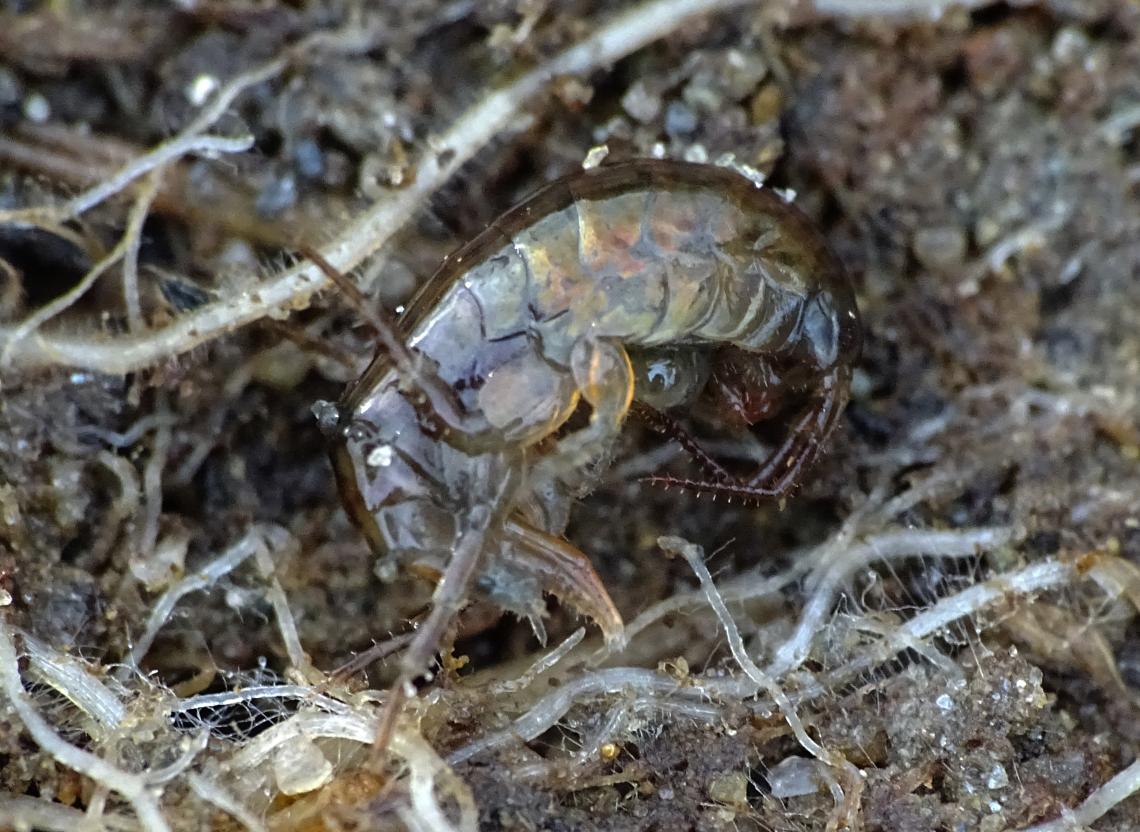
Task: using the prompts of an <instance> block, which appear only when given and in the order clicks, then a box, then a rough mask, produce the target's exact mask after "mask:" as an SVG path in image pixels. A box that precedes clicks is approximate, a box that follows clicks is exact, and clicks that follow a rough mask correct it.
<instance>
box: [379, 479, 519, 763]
mask: <svg viewBox="0 0 1140 832" xmlns="http://www.w3.org/2000/svg"><path fill="white" fill-rule="evenodd" d="M488 484H489V483H488ZM516 485H517V483H516V482H515V481H514V478H513V477H506V478H504V479H502V480H501V481H500V482H499V487H498V488H497V489H496V490H495V492H494V493H493V494H489V495H485V497H486V499H485V500H484V501H482V502H478V501H477V500H476V499H473V500H472V503H473V504H472V505H470V506H469V507H468V508H467V511H465V512H464V516H463V519H462V520H461V522H460V529H459V536H458V538H457V541H456V544H455V548H454V549H453V550H452V554H451V559H450V561H449V562H448V564H447V568H446V569H444V571H443V576H442V577H441V578H440V581H439V583H438V584H437V585H436V589H435V594H434V595H433V596H432V608H431V612H430V613H428V616H427V618H426V619H424V622H423V623H422V624H421V625H420V627H419V629H418V630H417V631H416V634H415V637H414V638H413V639H412V642H411V644H410V645H408V649H407V650H406V651H405V652H404V655H403V656H402V657H401V658H400V675H399V676H398V677H397V679H396V682H395V683H394V684H393V685H392V688H391V691H390V692H389V695H388V699H387V700H386V701H385V703H384V710H383V712H382V713H381V715H380V725H379V727H378V728H377V731H376V747H377V748H379V749H385V748H387V747H388V743H389V741H390V740H391V739H392V731H393V729H394V728H395V725H396V718H397V717H398V716H399V714H400V712H401V711H402V710H403V707H404V703H405V702H406V701H407V699H408V697H409V695H410V692H411V690H412V683H413V681H414V680H415V678H416V677H417V676H419V675H420V674H421V673H423V672H424V669H425V668H427V667H428V665H429V664H430V662H431V660H432V657H433V656H434V655H435V652H436V650H437V648H438V647H439V644H440V642H441V641H442V640H443V637H444V635H446V633H447V628H448V627H449V626H450V625H451V622H452V621H453V620H454V618H455V616H456V615H457V614H458V612H459V610H460V609H462V607H463V603H464V601H465V600H466V599H467V593H468V590H469V589H470V587H471V583H472V580H473V578H474V577H475V572H476V571H477V570H478V568H479V565H480V561H481V560H482V555H483V552H484V550H485V549H486V542H487V533H488V530H489V529H490V527H491V525H492V523H493V522H494V521H495V520H497V519H500V518H502V516H503V514H504V513H505V512H506V511H507V509H508V508H509V505H510V499H509V498H510V496H511V492H513V491H514V489H515V487H516Z"/></svg>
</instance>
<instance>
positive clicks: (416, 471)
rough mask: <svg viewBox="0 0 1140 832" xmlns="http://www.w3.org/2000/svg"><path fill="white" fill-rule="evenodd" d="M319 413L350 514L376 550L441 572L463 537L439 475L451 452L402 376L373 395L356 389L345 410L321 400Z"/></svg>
mask: <svg viewBox="0 0 1140 832" xmlns="http://www.w3.org/2000/svg"><path fill="white" fill-rule="evenodd" d="M313 411H314V413H315V414H316V416H317V419H318V422H319V423H320V425H321V429H322V431H323V432H324V433H325V434H326V436H328V437H329V438H330V440H331V444H332V446H331V457H332V464H333V471H334V472H335V474H336V480H337V486H338V488H339V489H340V495H341V500H342V501H343V503H344V507H345V510H346V511H347V512H348V515H349V517H350V518H351V519H352V521H353V522H354V523H355V524H356V525H357V526H358V527H359V528H360V530H361V531H362V532H363V533H364V535H365V537H366V538H367V539H368V542H369V545H370V546H371V547H372V549H373V551H374V552H376V553H377V554H378V555H392V556H394V557H395V559H396V560H397V561H399V562H401V563H409V562H420V563H427V564H431V565H432V566H433V567H434V568H439V567H441V566H442V565H443V564H444V563H445V562H446V557H447V554H448V553H449V552H450V551H451V547H452V546H453V545H454V542H455V537H456V534H457V526H456V515H455V512H454V511H453V510H451V509H450V508H449V506H448V489H447V487H446V483H444V482H443V480H442V478H441V477H439V476H438V472H439V471H440V470H441V465H443V460H441V458H440V455H441V453H445V452H446V448H445V446H444V445H443V443H442V442H439V441H438V439H437V438H435V437H433V436H431V435H430V434H429V433H428V432H427V430H425V428H424V427H423V426H421V424H420V422H419V419H418V418H417V415H416V412H415V409H414V408H413V407H412V405H411V404H410V403H409V402H408V401H407V399H406V398H405V396H404V395H403V393H402V392H401V391H400V389H399V386H398V384H397V378H396V375H395V373H392V374H391V375H389V376H387V377H385V378H383V379H381V380H380V382H379V383H377V384H375V385H373V386H371V387H370V390H369V391H362V390H361V389H359V388H357V389H356V390H353V391H352V392H351V394H350V395H349V396H346V398H345V399H344V401H343V402H342V403H341V404H339V405H332V404H330V403H328V402H319V403H318V404H317V405H316V406H315V407H314V408H313Z"/></svg>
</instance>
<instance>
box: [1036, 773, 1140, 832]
mask: <svg viewBox="0 0 1140 832" xmlns="http://www.w3.org/2000/svg"><path fill="white" fill-rule="evenodd" d="M1138 791H1140V760H1135V761H1133V762H1132V764H1131V765H1129V766H1128V767H1126V768H1124V769H1121V770H1120V771H1119V772H1117V774H1116V775H1115V776H1114V777H1112V779H1110V780H1109V781H1108V782H1107V783H1105V784H1104V785H1103V786H1101V787H1100V788H1099V789H1097V790H1096V791H1094V792H1093V793H1092V794H1090V795H1089V796H1088V797H1087V798H1085V802H1084V803H1082V804H1081V805H1080V806H1078V807H1077V808H1075V809H1069V810H1065V811H1062V813H1061V817H1059V818H1057V819H1056V820H1051V821H1046V822H1045V823H1039V824H1037V825H1035V826H1029V827H1026V828H1025V829H1024V830H1023V832H1080V830H1084V829H1088V828H1089V826H1090V825H1091V824H1092V823H1093V822H1095V821H1097V820H1099V819H1100V818H1102V817H1104V815H1105V814H1107V813H1108V811H1109V810H1110V809H1112V808H1113V807H1115V806H1117V805H1119V804H1120V803H1122V802H1123V801H1125V800H1127V799H1128V798H1129V797H1131V796H1132V795H1134V794H1136V792H1138Z"/></svg>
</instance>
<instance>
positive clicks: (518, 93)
mask: <svg viewBox="0 0 1140 832" xmlns="http://www.w3.org/2000/svg"><path fill="white" fill-rule="evenodd" d="M750 2H755V0H652V2H648V3H644V4H642V5H640V6H635V7H634V8H632V9H630V10H629V11H627V12H625V13H623V14H620V15H617V16H616V17H614V18H613V19H611V20H609V21H606V22H605V23H603V24H602V25H601V26H600V27H599V28H598V29H596V30H595V31H594V32H593V33H592V34H590V35H589V36H587V37H586V38H584V39H583V40H582V41H581V42H579V43H578V44H576V45H574V46H572V47H570V48H568V49H566V50H565V51H564V52H562V53H560V54H558V55H556V56H555V57H553V58H552V59H550V60H549V61H547V62H546V63H543V64H540V65H539V66H537V67H535V68H534V69H531V70H529V71H527V72H525V73H523V74H521V75H519V76H518V77H517V78H516V79H515V80H514V81H512V82H511V83H510V84H508V85H506V86H505V87H502V88H500V89H497V90H492V91H490V92H488V93H487V94H486V95H485V96H483V97H482V98H481V99H480V100H479V101H478V103H476V104H475V105H474V106H472V107H471V108H470V109H469V110H467V112H466V113H464V114H463V115H462V116H460V117H459V118H458V119H457V120H456V121H455V122H454V123H453V124H452V126H451V127H450V128H449V129H448V130H447V131H446V132H445V133H444V134H443V135H442V136H440V137H438V139H437V140H435V141H433V142H432V145H433V147H435V148H438V151H430V152H427V153H425V154H424V156H423V157H422V158H421V159H420V160H419V161H418V163H417V167H416V177H415V179H414V180H413V181H412V183H411V184H410V185H408V187H406V188H404V189H402V190H399V191H397V192H395V193H393V194H392V195H391V196H390V197H388V198H386V199H385V200H383V201H382V202H378V203H377V204H375V205H373V206H372V207H371V208H369V209H368V210H366V211H365V212H364V213H363V214H362V215H361V216H360V217H359V218H357V219H356V221H355V222H353V223H351V224H350V225H349V226H348V227H347V228H346V229H345V230H344V232H343V233H342V234H341V235H340V236H338V237H337V239H335V240H334V241H333V242H331V243H330V244H328V245H327V246H324V247H323V248H322V249H321V254H322V255H323V256H324V257H325V259H327V260H328V261H329V263H331V264H332V265H333V266H334V267H335V268H336V269H337V270H338V271H340V272H342V273H346V274H347V273H349V272H351V271H352V270H353V269H355V268H356V267H357V266H358V265H360V263H361V262H363V261H364V259H365V258H367V257H368V256H369V255H371V254H373V253H374V252H375V251H377V250H378V249H379V248H380V247H381V246H383V245H385V244H386V243H387V242H388V240H389V239H390V238H391V237H392V235H393V234H395V233H396V232H397V231H398V230H399V229H400V228H401V227H402V226H403V225H404V224H405V223H406V222H407V220H408V219H409V218H410V217H412V216H413V215H414V214H415V213H416V212H417V211H419V210H420V209H421V208H422V206H423V205H424V204H425V203H426V202H427V200H428V199H430V197H431V196H432V194H434V193H435V192H436V191H437V190H438V189H439V188H440V187H441V186H442V185H443V184H444V183H445V182H446V181H447V180H448V179H450V178H451V176H452V175H453V174H454V173H455V172H456V171H457V170H458V169H459V168H460V167H461V166H462V165H463V164H464V163H466V162H467V161H468V160H470V159H471V157H473V156H474V155H475V154H476V153H477V152H478V151H479V150H481V149H482V148H483V147H485V146H486V145H487V144H488V143H489V142H490V141H491V140H492V139H494V138H495V137H496V136H499V135H500V134H502V133H503V132H504V131H506V130H508V129H509V128H510V127H511V125H513V124H515V123H517V121H518V119H519V113H520V112H521V111H522V109H523V107H525V106H526V105H527V104H528V103H529V102H531V101H532V100H533V99H534V97H535V96H536V95H538V94H539V93H540V92H542V91H543V90H544V89H545V88H546V87H547V86H548V85H549V84H550V82H551V80H552V79H554V78H557V77H559V76H562V75H582V74H585V73H587V72H590V71H592V70H594V69H596V68H598V67H602V66H607V65H609V64H612V63H613V62H615V61H617V60H620V59H621V58H623V57H625V56H626V55H629V54H631V53H633V52H636V51H637V50H638V49H641V48H642V47H644V46H645V45H647V44H649V43H651V42H653V41H655V40H658V39H660V38H662V37H665V36H666V35H669V34H671V33H672V32H675V31H677V30H678V29H680V28H682V27H683V26H685V25H686V24H687V23H688V22H690V21H692V20H695V19H698V18H701V17H704V16H706V15H709V14H711V13H713V12H717V11H723V10H726V9H730V8H734V7H736V6H743V5H748V4H749V3H750ZM279 67H280V62H273V63H272V64H270V65H269V66H268V68H267V69H266V71H267V72H268V71H269V69H273V71H279ZM270 74H272V73H270ZM267 77H268V75H267ZM176 155H177V154H176ZM171 158H173V157H171ZM160 161H166V159H162V160H160ZM153 167H154V165H153V164H152V165H151V166H150V167H149V168H147V170H149V169H151V168H153ZM145 172H146V170H142V171H137V172H136V173H135V177H137V176H140V175H142V174H143V173H145ZM118 187H119V188H121V187H122V185H119V186H118ZM103 198H105V196H104V197H103ZM328 287H329V279H328V277H326V276H325V275H324V273H323V272H321V270H320V269H319V268H317V267H316V266H315V265H313V264H312V263H309V262H307V261H305V262H302V263H298V264H297V265H295V266H293V267H291V268H288V269H286V270H285V271H283V272H281V273H280V274H278V275H276V276H274V277H272V278H270V279H269V280H267V281H264V282H262V283H261V284H260V285H259V287H258V289H257V291H256V292H251V291H246V290H245V289H242V290H241V291H235V292H234V293H233V294H230V295H227V296H226V297H223V298H221V299H219V300H217V301H215V302H212V303H209V304H206V305H205V306H202V307H200V308H198V309H196V310H194V311H192V312H189V313H187V314H185V315H181V316H179V317H178V318H176V319H175V320H173V321H171V322H170V323H169V324H167V325H165V326H162V327H159V328H155V329H151V330H146V331H143V332H137V333H130V334H128V335H126V336H122V337H116V338H109V339H108V338H103V337H100V336H98V335H94V334H91V333H84V334H77V333H74V332H53V333H50V334H41V335H40V336H39V337H37V338H27V339H22V340H19V341H15V342H13V343H12V345H11V349H10V351H9V353H10V354H9V359H10V360H11V361H12V363H13V364H14V365H16V366H22V367H37V366H44V365H64V366H69V367H81V368H87V369H90V370H98V371H101V372H105V373H127V372H131V371H133V370H137V369H141V368H143V367H147V366H150V365H152V364H155V363H157V362H159V361H163V360H167V359H169V358H171V357H173V356H176V355H181V354H183V353H185V352H187V351H189V350H191V349H193V348H194V347H197V346H200V345H201V344H204V343H206V342H208V341H211V340H213V339H214V338H217V337H219V336H220V335H223V334H225V333H227V332H231V331H233V330H234V329H237V328H238V327H241V326H244V325H246V324H249V323H251V322H253V321H256V320H260V319H261V318H264V317H266V316H268V315H271V314H274V313H277V312H279V311H281V310H284V309H300V308H303V307H305V306H307V305H308V304H309V302H310V299H311V298H312V296H313V295H314V294H315V293H317V292H319V291H322V290H324V289H327V288H328ZM10 336H11V330H10V329H0V340H9V341H10V340H11V337H10Z"/></svg>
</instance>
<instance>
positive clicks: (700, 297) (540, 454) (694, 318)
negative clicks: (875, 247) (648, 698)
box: [328, 160, 861, 673]
mask: <svg viewBox="0 0 1140 832" xmlns="http://www.w3.org/2000/svg"><path fill="white" fill-rule="evenodd" d="M398 330H399V333H398V338H399V343H396V339H394V338H392V337H391V336H389V337H388V338H387V340H386V341H385V344H384V346H383V347H382V348H381V350H380V351H379V353H378V354H377V356H376V358H375V359H374V361H373V362H372V364H371V366H370V367H369V368H368V370H367V371H366V372H365V373H364V374H363V376H362V377H361V378H360V379H359V380H358V381H357V382H356V383H355V384H353V385H352V386H351V387H350V388H349V390H348V391H347V392H346V394H345V396H344V398H343V399H342V400H341V402H340V403H339V404H338V405H337V406H336V410H335V413H334V414H332V416H331V417H330V419H329V420H328V421H330V423H334V424H333V425H332V430H333V432H334V433H335V436H336V442H335V447H334V450H333V461H334V465H335V469H336V472H337V477H338V481H339V484H340V488H341V491H342V494H343V496H344V500H345V503H346V505H347V507H348V509H349V512H350V513H351V515H352V517H353V519H354V520H355V522H356V523H357V524H359V526H360V527H361V528H362V529H363V530H364V532H365V534H366V536H367V537H368V540H369V541H370V543H371V545H372V546H373V547H374V549H375V550H376V551H377V552H378V553H382V554H385V555H388V556H393V557H395V558H397V559H398V560H399V561H400V562H401V563H404V564H408V565H412V566H414V567H415V568H417V569H419V570H422V571H425V572H427V573H428V574H431V575H433V576H436V577H437V578H439V579H440V584H439V588H438V589H437V593H436V598H435V601H436V604H435V607H436V608H435V611H434V613H433V615H435V616H436V617H437V618H438V620H439V621H445V622H446V617H448V616H450V615H451V614H453V613H454V612H455V611H456V610H457V609H458V607H459V605H460V604H461V603H462V602H463V600H464V598H465V596H466V593H468V592H469V591H470V589H471V585H472V582H473V585H474V586H475V588H476V589H477V591H478V592H479V593H480V594H482V595H483V596H485V597H487V598H489V599H491V600H493V601H494V602H495V603H497V604H499V605H500V606H502V607H504V608H506V609H510V610H513V611H515V612H517V613H520V614H522V615H525V616H528V617H530V618H531V620H532V621H534V622H536V623H537V622H538V621H539V620H540V618H541V615H542V593H543V592H544V591H545V592H551V593H553V594H555V595H557V596H559V597H560V598H561V599H563V600H564V601H567V602H569V603H570V604H571V605H573V606H575V607H576V608H577V609H578V610H580V611H581V612H583V613H585V614H587V615H589V616H590V617H591V618H592V619H593V620H594V621H595V622H597V624H598V625H599V626H600V627H601V629H602V631H603V632H604V634H605V636H606V638H607V639H610V640H615V639H618V638H620V635H621V631H622V623H621V618H620V616H619V615H618V613H617V611H616V609H615V608H614V606H613V604H612V603H611V601H610V599H609V596H608V594H607V593H606V591H605V588H604V587H603V586H602V584H601V581H600V580H599V579H598V577H597V575H596V574H595V572H594V570H593V568H592V567H591V566H590V563H589V561H588V560H587V559H586V557H585V556H584V555H583V554H582V553H581V552H579V551H578V550H577V549H576V548H574V547H573V546H572V545H571V544H569V543H568V542H566V541H565V540H564V539H563V538H562V533H563V531H564V530H565V528H566V524H567V520H568V515H569V511H570V506H571V505H572V504H573V501H574V500H575V499H577V498H578V497H579V496H580V495H581V494H583V493H584V492H586V491H588V490H589V489H590V487H591V486H592V484H593V483H594V479H595V477H596V475H597V472H598V470H599V468H601V467H602V466H603V465H604V463H605V461H606V459H607V455H608V454H609V452H610V449H611V446H612V444H613V442H614V440H615V438H616V437H617V435H618V434H619V432H620V430H621V428H622V424H623V421H624V420H625V418H626V417H627V414H628V413H629V412H630V409H631V402H632V401H633V400H634V399H637V401H638V404H637V405H636V408H637V410H638V411H639V412H640V413H641V415H643V416H644V417H645V418H646V419H647V420H649V422H650V424H652V425H653V426H655V427H657V428H658V429H661V430H664V431H668V432H670V433H671V434H672V435H674V436H677V437H678V438H680V439H681V440H682V442H683V443H684V444H685V445H686V447H687V448H688V449H689V450H690V452H691V453H692V454H693V455H694V457H695V458H696V459H697V461H698V462H699V463H700V464H701V466H702V468H704V470H705V477H706V478H705V479H701V480H685V481H681V480H675V479H670V478H660V481H661V482H663V483H664V484H670V485H679V486H683V487H688V488H692V489H696V490H700V491H705V492H712V493H722V494H726V495H732V496H738V497H743V498H758V497H763V496H773V495H780V494H783V493H786V492H787V491H788V490H789V489H790V488H791V487H792V486H793V485H794V484H795V482H796V481H797V478H798V477H799V476H800V474H801V472H802V470H803V469H804V467H805V466H807V465H809V464H810V462H811V461H812V459H813V458H814V457H815V455H816V453H817V451H818V449H819V448H820V446H821V445H822V443H823V442H824V441H825V440H826V438H827V437H828V435H829V434H830V433H831V431H832V429H833V428H834V426H835V424H836V420H837V417H838V415H839V413H840V411H841V409H842V406H843V404H844V402H845V400H846V397H847V390H848V384H849V380H850V372H851V364H852V362H853V361H854V360H855V359H856V357H857V355H858V352H859V348H860V340H861V335H860V323H859V317H858V312H857V310H856V306H855V298H854V294H853V292H852V289H851V286H850V284H849V282H848V280H847V278H846V277H845V275H844V272H843V270H842V268H841V266H840V264H839V263H838V262H837V260H836V259H835V257H834V256H833V255H832V254H831V253H830V252H829V251H828V249H827V247H826V245H825V244H824V241H823V239H822V238H821V237H820V235H819V234H818V233H817V232H816V231H815V230H814V229H813V228H812V226H811V224H810V223H809V222H808V220H807V219H806V218H805V217H804V216H803V215H802V214H801V213H800V212H799V211H798V210H797V209H796V208H794V207H793V206H791V205H789V204H787V203H786V202H785V201H784V200H783V199H782V198H781V197H780V196H778V195H777V194H776V193H774V192H772V191H771V190H770V189H767V188H762V187H758V186H756V185H755V184H753V183H752V182H751V181H750V180H748V179H746V178H745V177H743V176H741V175H739V174H738V173H736V172H733V171H731V170H728V169H724V168H719V167H714V166H709V165H699V164H688V163H682V162H667V161H648V160H643V161H632V162H626V163H622V164H617V165H613V166H609V167H602V168H599V169H596V170H591V171H586V172H582V173H579V174H576V175H574V176H571V177H569V178H566V179H563V180H560V181H558V182H555V183H553V184H551V185H548V186H547V187H545V188H543V189H542V190H540V191H538V193H536V194H535V195H534V196H533V197H531V198H530V199H528V200H527V201H525V202H524V203H522V204H521V205H519V206H518V207H516V208H514V209H512V210H510V211H508V212H507V213H506V214H504V215H503V216H502V217H500V218H499V219H497V220H496V221H495V222H493V223H492V224H491V225H490V226H489V227H488V228H487V229H486V230H485V231H484V232H483V233H482V234H480V235H479V236H477V237H476V238H475V239H474V240H472V241H471V242H470V243H468V244H467V245H465V246H463V247H462V248H461V249H459V250H458V251H457V252H456V253H455V254H453V255H452V256H450V257H449V258H448V259H447V260H446V261H445V262H444V264H443V266H442V267H441V268H440V270H439V272H438V273H437V274H436V275H435V276H434V277H433V278H431V280H429V281H428V283H427V284H425V286H424V287H423V289H422V290H421V291H420V293H419V294H418V295H417V296H416V298H414V299H413V301H412V302H411V304H410V305H409V306H408V308H407V310H406V311H405V312H404V314H403V316H402V317H401V318H400V320H399V323H398ZM631 357H632V360H631ZM788 392H794V393H796V394H797V397H799V398H801V399H805V401H806V403H805V404H804V406H803V409H802V411H801V412H800V413H799V414H798V415H797V416H796V417H795V418H794V419H793V422H792V427H791V430H790V431H789V435H788V438H787V440H786V441H785V442H784V443H783V444H782V445H780V446H779V447H778V448H777V449H776V450H775V451H774V452H773V454H772V456H771V457H770V458H769V459H768V460H767V461H766V462H764V463H763V464H761V465H760V466H759V468H758V470H757V471H755V472H754V473H753V474H751V475H749V476H746V477H740V476H736V475H734V474H732V473H730V472H729V471H727V470H726V469H725V468H723V467H721V466H720V465H719V464H718V463H717V462H716V461H715V460H713V459H712V458H711V457H710V456H709V455H707V454H705V453H704V452H703V451H702V450H701V449H700V447H699V446H698V445H697V444H696V442H695V441H693V440H691V439H690V438H689V437H688V435H687V434H685V433H684V431H683V430H681V428H680V425H679V424H678V423H677V422H676V421H675V420H674V419H673V417H672V416H670V415H669V411H673V412H676V411H677V409H678V408H684V409H689V408H693V409H697V410H701V409H704V410H705V411H708V412H713V413H718V414H720V417H721V418H722V419H723V421H724V422H725V423H726V424H735V425H739V426H747V425H751V424H753V423H754V422H757V421H758V420H761V419H764V418H767V417H768V416H770V415H771V414H772V413H773V412H775V410H777V409H779V407H780V406H781V405H782V402H783V400H784V399H785V398H786V394H787V393H788ZM583 403H585V404H588V405H589V414H590V415H589V419H588V421H586V422H585V424H584V426H582V427H579V428H577V429H575V430H568V429H567V428H566V423H567V420H568V419H569V417H570V416H571V414H572V413H574V411H575V410H576V409H578V408H579V407H580V406H581V405H582V404H583ZM461 554H462V556H463V558H466V560H465V561H463V562H462V563H460V562H459V561H461V560H462V558H461ZM437 623H438V622H437ZM443 626H446V623H445V624H444V625H443ZM423 629H424V630H425V631H427V630H430V629H431V628H430V627H427V626H426V625H425V627H424V628H423ZM421 635H424V638H425V639H426V638H427V635H425V633H421ZM436 635H437V637H438V632H437V634H436ZM434 647H435V645H434V644H432V645H430V646H429V650H428V652H427V654H426V655H424V653H423V651H422V650H421V651H419V653H415V652H414V651H413V654H412V655H410V656H409V657H408V659H407V662H408V664H407V665H406V670H407V672H408V673H416V672H420V671H421V670H422V669H423V667H422V665H421V666H419V667H414V666H413V665H415V663H416V662H423V663H426V661H427V660H428V659H430V650H431V649H434Z"/></svg>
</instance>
